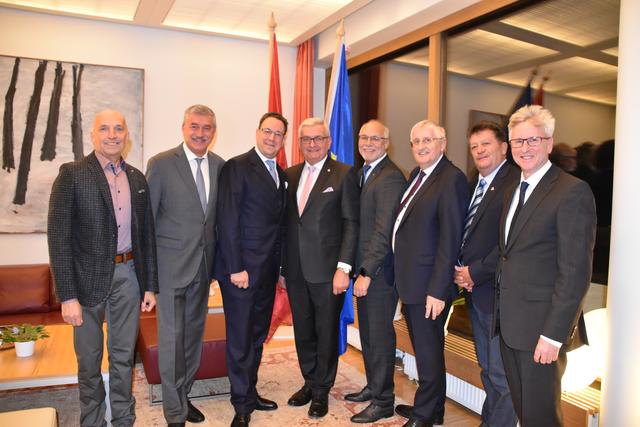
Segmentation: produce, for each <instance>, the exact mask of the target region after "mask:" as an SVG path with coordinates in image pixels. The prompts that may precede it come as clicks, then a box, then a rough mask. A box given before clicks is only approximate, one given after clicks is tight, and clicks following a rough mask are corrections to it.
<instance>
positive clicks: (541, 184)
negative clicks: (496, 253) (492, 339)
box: [494, 105, 596, 427]
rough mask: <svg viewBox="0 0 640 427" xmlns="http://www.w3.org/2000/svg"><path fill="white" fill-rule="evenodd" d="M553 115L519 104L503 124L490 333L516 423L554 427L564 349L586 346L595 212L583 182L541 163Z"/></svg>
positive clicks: (558, 415)
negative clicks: (509, 162)
mask: <svg viewBox="0 0 640 427" xmlns="http://www.w3.org/2000/svg"><path fill="white" fill-rule="evenodd" d="M554 127H555V118H554V117H553V116H552V115H551V112H549V110H546V109H544V108H542V107H541V106H539V105H526V106H524V107H522V108H521V109H519V110H518V111H516V112H515V113H514V114H513V115H512V116H511V118H510V120H509V138H510V139H509V144H510V145H511V150H512V153H513V159H514V160H515V162H516V164H517V165H518V166H520V169H521V170H522V175H521V177H520V180H519V181H516V182H515V183H513V184H512V185H511V186H510V187H509V188H507V189H506V190H505V199H504V206H503V208H502V217H501V220H500V239H499V244H500V257H499V259H498V267H497V272H496V277H497V278H498V283H499V286H498V292H496V298H497V303H496V306H495V310H494V321H495V331H497V332H499V333H500V351H501V353H502V360H503V362H504V368H505V372H506V374H507V380H508V382H509V388H510V389H511V399H512V400H513V406H514V408H515V410H516V414H517V415H518V418H519V420H520V425H522V426H524V427H528V426H545V427H547V426H549V427H552V426H561V425H562V408H561V405H560V397H561V389H560V380H561V379H562V375H563V373H564V370H565V368H566V363H567V351H570V350H572V349H574V348H577V347H579V346H581V345H582V344H586V343H587V335H586V329H585V326H584V319H583V317H582V304H583V301H584V297H585V295H586V293H587V290H588V289H589V283H590V281H591V261H592V259H593V245H594V241H595V230H596V209H595V202H594V199H593V194H592V193H591V189H590V188H589V185H588V184H587V183H586V182H584V181H581V180H579V179H577V178H575V177H573V176H571V175H569V174H568V173H566V172H564V171H562V170H561V169H560V168H558V167H556V166H553V165H552V164H551V162H550V161H549V153H551V150H552V148H553V131H554Z"/></svg>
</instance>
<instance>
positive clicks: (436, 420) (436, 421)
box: [433, 415, 444, 426]
mask: <svg viewBox="0 0 640 427" xmlns="http://www.w3.org/2000/svg"><path fill="white" fill-rule="evenodd" d="M433 425H434V426H442V425H444V415H436V416H435V417H433Z"/></svg>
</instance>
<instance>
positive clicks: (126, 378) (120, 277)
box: [73, 261, 140, 426]
mask: <svg viewBox="0 0 640 427" xmlns="http://www.w3.org/2000/svg"><path fill="white" fill-rule="evenodd" d="M139 310H140V288H139V287H138V279H137V278H136V272H135V269H134V266H133V261H129V262H127V263H123V264H116V267H115V271H114V273H113V280H112V282H111V290H110V292H109V295H108V296H107V298H106V299H105V300H104V301H102V302H101V303H99V304H97V305H95V306H93V307H84V306H83V307H82V320H83V322H82V325H80V326H76V327H74V328H73V343H74V347H75V351H76V358H77V359H78V389H79V392H80V425H81V426H106V425H107V423H106V421H105V419H104V417H105V411H106V405H105V402H104V399H105V389H104V383H103V381H102V375H101V373H100V365H101V364H102V349H103V342H104V334H103V331H102V324H103V322H104V320H105V318H106V320H107V352H108V354H109V401H110V404H111V423H112V425H114V426H132V425H133V423H134V421H135V419H136V414H135V407H136V400H135V398H134V397H133V394H132V393H131V382H132V378H133V364H134V354H135V352H134V350H135V346H136V339H137V338H138V325H139V321H140V315H139Z"/></svg>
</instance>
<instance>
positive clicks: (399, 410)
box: [396, 405, 413, 418]
mask: <svg viewBox="0 0 640 427" xmlns="http://www.w3.org/2000/svg"><path fill="white" fill-rule="evenodd" d="M411 412H413V406H411V405H396V414H398V415H400V416H401V417H404V418H411Z"/></svg>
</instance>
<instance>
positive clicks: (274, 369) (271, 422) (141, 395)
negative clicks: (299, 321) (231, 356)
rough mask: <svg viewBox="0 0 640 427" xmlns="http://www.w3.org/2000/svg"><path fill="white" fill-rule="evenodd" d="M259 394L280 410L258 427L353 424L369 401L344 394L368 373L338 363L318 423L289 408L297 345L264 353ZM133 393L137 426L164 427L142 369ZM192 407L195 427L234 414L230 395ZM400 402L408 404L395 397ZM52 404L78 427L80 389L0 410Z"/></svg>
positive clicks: (209, 388)
mask: <svg viewBox="0 0 640 427" xmlns="http://www.w3.org/2000/svg"><path fill="white" fill-rule="evenodd" d="M258 378H259V381H258V390H259V392H260V394H261V395H263V396H265V397H268V398H269V399H272V400H275V401H276V402H278V405H279V408H278V410H277V411H269V412H260V411H255V412H254V413H253V414H252V416H251V425H253V426H257V427H261V426H264V427H281V426H316V425H318V426H319V425H323V426H354V424H353V423H351V422H350V421H349V418H350V417H351V416H352V415H353V414H355V413H357V412H359V411H360V410H362V409H364V408H365V407H366V405H367V403H352V402H347V401H345V400H343V399H342V396H344V395H345V394H346V393H351V392H353V391H357V390H360V389H361V388H362V387H363V386H364V384H365V378H364V375H363V374H361V373H360V372H358V371H357V370H356V369H355V368H354V367H352V366H350V365H348V364H346V363H343V362H341V363H340V364H339V365H338V375H337V377H336V383H335V386H334V387H333V389H332V390H331V394H330V396H329V413H328V414H327V415H326V416H325V417H324V418H322V419H320V420H312V419H310V418H308V416H307V410H308V405H307V406H303V407H298V408H295V407H290V406H288V405H287V399H288V398H289V396H290V395H291V394H292V393H293V392H295V391H296V390H297V389H299V388H300V386H301V385H302V376H301V375H300V369H299V367H298V359H297V356H296V352H295V348H294V347H281V348H272V349H266V350H265V352H264V355H263V358H262V365H261V366H260V372H259V375H258ZM228 387H229V385H228V381H227V380H226V379H219V380H203V381H196V384H194V387H193V390H192V394H193V395H202V394H208V393H211V392H220V391H225V390H228ZM133 392H134V395H135V398H136V417H137V420H136V424H135V425H136V426H149V427H150V426H164V425H166V424H165V421H164V417H163V415H162V405H160V404H157V405H150V403H149V385H148V384H147V381H146V379H145V376H144V370H143V369H142V365H141V364H138V365H137V366H136V370H135V379H134V385H133ZM159 392H160V387H159V386H155V387H154V388H153V391H152V393H153V397H154V399H157V398H159V397H160V396H159V395H158V393H159ZM193 403H194V405H195V406H196V407H198V408H199V409H200V410H201V411H202V413H203V414H204V415H205V417H206V420H205V422H203V423H201V424H189V423H187V425H193V426H195V425H197V426H202V427H205V426H229V425H230V424H231V420H232V419H233V415H234V411H233V408H232V406H231V404H230V403H229V396H228V395H223V396H218V397H208V398H202V399H194V400H193ZM396 403H406V402H403V401H401V400H400V399H396ZM45 406H52V407H54V408H56V410H57V411H58V420H59V425H60V426H62V427H67V426H77V425H79V418H80V411H79V407H78V388H77V386H61V387H47V388H40V389H25V390H16V391H3V392H0V412H5V411H13V410H19V409H28V408H38V407H45ZM405 421H406V420H405V419H404V418H400V417H398V416H394V417H392V418H387V419H385V420H381V421H380V422H378V423H375V424H370V425H374V426H380V427H391V426H402V425H403V424H404V422H405Z"/></svg>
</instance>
